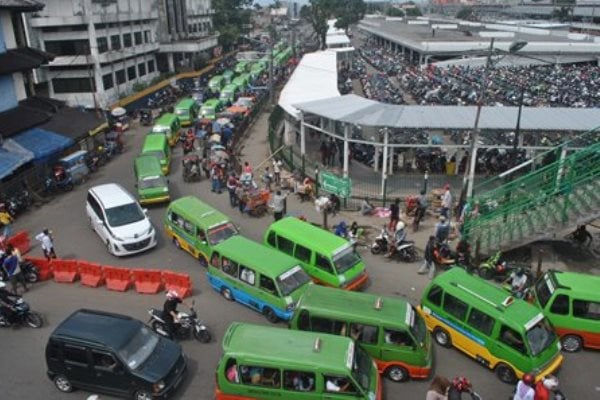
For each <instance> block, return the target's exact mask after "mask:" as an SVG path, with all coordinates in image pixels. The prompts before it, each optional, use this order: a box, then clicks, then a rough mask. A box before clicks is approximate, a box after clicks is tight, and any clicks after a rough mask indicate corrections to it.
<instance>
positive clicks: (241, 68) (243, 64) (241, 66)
mask: <svg viewBox="0 0 600 400" xmlns="http://www.w3.org/2000/svg"><path fill="white" fill-rule="evenodd" d="M248 65H249V63H248V61H240V62H238V63H237V64H235V68H234V71H235V73H236V74H243V73H244V72H246V70H247V69H248Z"/></svg>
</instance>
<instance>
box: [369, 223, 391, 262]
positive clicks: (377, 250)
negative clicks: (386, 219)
mask: <svg viewBox="0 0 600 400" xmlns="http://www.w3.org/2000/svg"><path fill="white" fill-rule="evenodd" d="M389 242H390V235H389V233H388V231H387V227H386V226H385V225H384V226H383V228H382V229H381V231H380V232H379V235H377V236H375V240H374V241H373V243H372V244H371V254H375V255H377V254H383V253H385V252H387V251H388V243H389Z"/></svg>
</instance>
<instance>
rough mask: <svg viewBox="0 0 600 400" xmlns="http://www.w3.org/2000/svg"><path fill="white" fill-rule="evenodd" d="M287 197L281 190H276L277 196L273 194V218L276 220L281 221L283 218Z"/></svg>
mask: <svg viewBox="0 0 600 400" xmlns="http://www.w3.org/2000/svg"><path fill="white" fill-rule="evenodd" d="M285 197H286V196H285V195H283V194H281V190H278V191H277V192H275V196H273V199H272V203H271V207H272V208H273V218H275V221H279V220H280V219H281V218H283V210H284V208H285Z"/></svg>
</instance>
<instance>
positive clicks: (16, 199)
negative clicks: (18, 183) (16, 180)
mask: <svg viewBox="0 0 600 400" xmlns="http://www.w3.org/2000/svg"><path fill="white" fill-rule="evenodd" d="M32 203H33V201H32V199H31V195H30V193H29V191H28V190H27V189H26V188H23V189H22V190H21V191H19V192H18V193H15V194H13V195H12V196H10V197H8V196H6V197H5V196H3V197H2V200H0V210H6V211H7V212H8V213H9V214H10V216H11V217H13V218H14V217H16V216H17V215H19V214H22V213H24V212H25V211H27V210H28V209H29V207H31V204H32Z"/></svg>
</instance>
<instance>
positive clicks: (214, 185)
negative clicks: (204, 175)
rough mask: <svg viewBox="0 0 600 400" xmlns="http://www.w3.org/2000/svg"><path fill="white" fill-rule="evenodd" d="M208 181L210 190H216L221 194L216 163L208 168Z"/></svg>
mask: <svg viewBox="0 0 600 400" xmlns="http://www.w3.org/2000/svg"><path fill="white" fill-rule="evenodd" d="M210 182H211V189H210V191H211V192H216V193H218V194H221V178H220V174H219V166H218V165H217V164H215V165H213V166H212V168H211V169H210Z"/></svg>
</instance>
